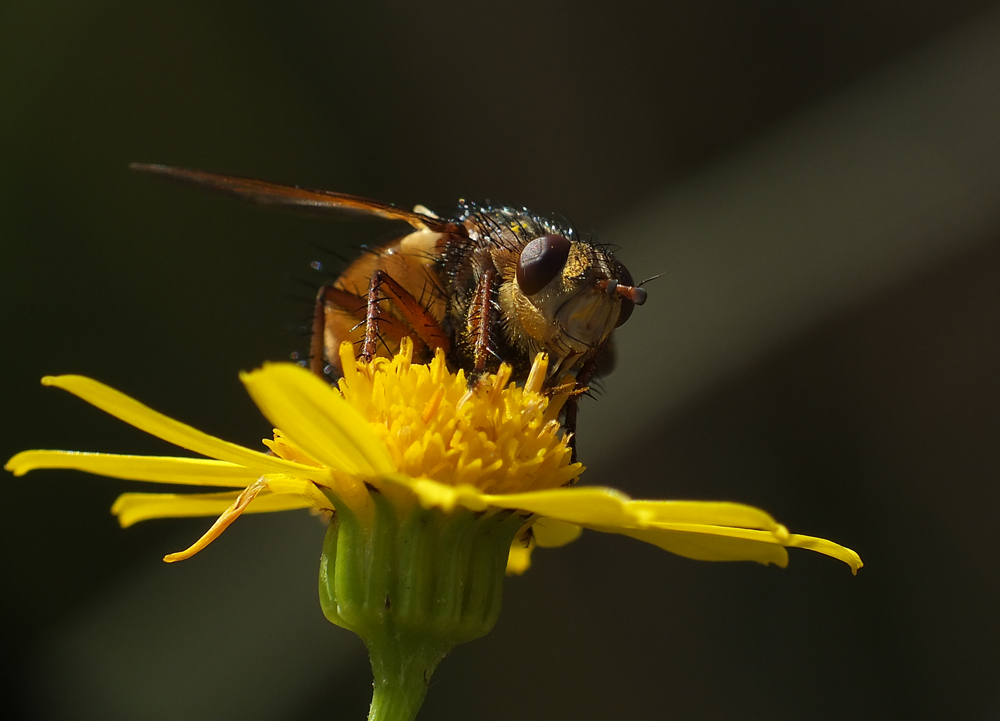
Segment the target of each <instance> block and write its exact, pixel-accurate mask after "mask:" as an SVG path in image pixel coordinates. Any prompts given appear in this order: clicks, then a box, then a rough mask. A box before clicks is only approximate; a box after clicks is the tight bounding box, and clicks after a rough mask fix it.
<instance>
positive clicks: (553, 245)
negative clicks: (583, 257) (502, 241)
mask: <svg viewBox="0 0 1000 721" xmlns="http://www.w3.org/2000/svg"><path fill="white" fill-rule="evenodd" d="M570 245H571V244H570V242H569V239H568V238H564V237H563V236H561V235H543V236H542V237H541V238H535V239H534V240H533V241H531V242H530V243H528V244H527V245H526V246H524V250H522V251H521V257H520V258H518V261H517V285H518V287H519V288H520V289H521V292H522V293H524V294H525V295H534V294H535V293H537V292H538V291H540V290H541V289H542V288H544V287H545V286H547V285H548V284H549V283H551V282H552V279H553V278H555V277H556V276H557V275H559V274H560V273H561V272H562V269H563V266H564V265H566V259H567V258H568V257H569V249H570Z"/></svg>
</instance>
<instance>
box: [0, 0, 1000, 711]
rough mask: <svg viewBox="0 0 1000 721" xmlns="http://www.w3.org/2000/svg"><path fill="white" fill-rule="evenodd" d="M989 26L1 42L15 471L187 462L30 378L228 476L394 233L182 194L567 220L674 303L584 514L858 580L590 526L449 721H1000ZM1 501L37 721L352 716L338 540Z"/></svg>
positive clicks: (41, 33)
mask: <svg viewBox="0 0 1000 721" xmlns="http://www.w3.org/2000/svg"><path fill="white" fill-rule="evenodd" d="M998 48H1000V15H997V9H996V3H990V2H983V1H979V0H956V1H955V2H950V3H940V2H930V1H926V0H924V1H919V2H914V1H912V0H911V1H909V2H902V1H901V0H892V1H885V2H877V3H871V2H860V1H853V0H851V1H847V2H838V3H799V2H794V1H792V0H784V1H770V2H756V3H740V2H731V1H730V2H666V3H660V4H654V3H639V2H630V1H628V0H625V1H620V2H615V3H600V2H573V3H569V2H565V3H546V4H540V3H528V2H495V3H489V4H485V3H482V4H476V3H458V2H436V3H425V4H421V5H420V6H419V7H418V6H417V4H405V3H386V2H370V3H350V4H348V3H321V2H310V1H307V2H300V3H294V4H279V3H261V2H246V1H244V2H240V3H235V2H228V1H227V2H211V3H196V2H170V3H166V2H158V1H156V0H154V1H152V2H145V3H141V4H136V3H126V2H120V1H112V0H105V1H102V0H93V1H92V2H87V3H73V2H68V1H67V0H34V1H33V2H24V1H22V0H13V1H9V2H6V3H3V4H2V5H0V98H2V100H0V241H2V243H3V250H4V252H3V258H4V260H3V264H2V273H3V275H2V282H0V294H2V295H0V298H2V301H0V302H2V308H3V312H2V313H0V324H2V325H0V337H2V338H3V344H4V345H3V350H4V352H3V354H2V363H3V376H2V377H3V384H2V386H0V388H2V391H0V393H2V397H0V408H2V409H3V411H4V423H5V425H4V428H3V435H2V441H0V455H2V456H3V457H4V458H7V457H9V456H11V455H13V454H14V453H15V452H17V451H19V450H22V449H26V448H68V449H79V450H102V451H116V452H134V453H169V452H171V451H170V449H169V448H168V447H167V446H166V445H165V444H163V443H160V442H158V441H156V440H155V439H151V438H148V437H145V436H143V434H141V433H140V432H138V431H135V430H133V429H130V428H128V427H126V426H124V425H123V424H121V423H119V422H117V421H115V420H113V419H110V418H108V417H106V416H105V415H103V414H102V413H100V412H99V411H97V410H95V409H92V408H90V407H89V406H87V405H86V404H84V403H82V402H80V401H78V400H76V399H74V398H72V397H71V396H69V395H68V394H65V393H61V392H60V391H57V390H50V389H43V388H42V387H41V386H40V385H39V384H38V380H39V378H40V377H41V376H42V375H45V374H53V373H80V374H85V375H89V376H92V377H95V378H97V379H99V380H102V381H104V382H106V383H109V384H111V385H112V386H114V387H116V388H119V389H121V390H123V391H125V392H126V393H129V394H130V395H133V396H134V397H136V398H138V399H140V400H142V401H144V402H146V403H148V404H150V405H152V406H153V407H155V408H156V409H158V410H161V411H163V412H166V413H168V414H170V415H172V416H174V417H176V418H179V419H181V420H184V421H186V422H188V423H191V424H192V425H195V426H196V427H198V428H201V429H204V430H206V431H208V432H211V433H214V434H217V435H220V436H222V437H224V438H226V439H228V440H232V441H237V442H240V443H243V444H246V445H251V446H253V445H254V444H256V443H257V441H258V439H260V438H262V437H264V436H265V435H267V433H268V431H269V428H268V425H267V423H266V421H264V420H263V418H262V417H260V416H259V414H258V413H257V412H256V410H255V408H254V407H253V405H252V403H251V402H250V401H249V400H248V398H247V397H246V396H245V394H244V392H243V390H242V388H241V386H240V384H239V381H238V379H237V371H239V370H241V369H248V368H252V367H255V366H257V365H259V364H260V363H261V362H262V361H264V360H273V359H279V360H280V359H287V358H289V356H290V354H291V353H293V352H295V351H303V350H305V349H306V347H307V343H308V340H307V338H306V337H305V336H303V335H302V334H301V329H302V326H303V324H304V323H305V321H306V320H307V319H308V317H309V314H310V305H309V304H310V296H311V295H312V292H313V291H312V290H311V289H310V284H312V285H316V284H318V283H319V282H322V276H321V275H320V274H317V273H315V272H313V271H311V270H310V267H309V264H310V262H311V261H314V260H319V261H322V262H325V263H329V262H331V261H333V256H332V255H330V254H329V253H326V251H325V250H324V249H329V250H333V251H335V252H337V253H342V254H348V255H350V254H352V253H354V252H356V251H355V249H356V248H357V246H358V245H359V244H361V243H365V242H371V241H373V240H376V241H377V240H380V239H385V238H387V237H391V233H392V227H391V226H388V227H387V226H386V225H385V224H382V223H378V222H375V223H372V222H361V221H345V222H330V221H323V220H317V219H314V218H305V217H300V216H295V215H285V214H280V213H274V212H264V211H260V210H257V209H254V208H251V207H248V206H243V205H241V204H239V203H235V202H232V201H228V200H225V199H220V198H217V197H212V196H202V195H200V194H198V193H195V192H191V191H188V190H184V189H180V188H176V187H173V186H169V185H166V184H161V183H157V182H155V181H153V180H151V179H149V178H146V177H140V176H137V175H135V174H132V173H129V172H128V171H127V169H126V168H127V165H128V163H129V162H133V161H141V162H158V163H168V164H172V165H179V166H185V167H195V168H200V169H205V170H215V171H219V172H227V173H232V174H240V175H249V176H253V177H261V178H265V179H269V180H276V181H281V182H289V183H297V184H301V185H304V186H307V187H319V188H328V189H331V190H338V191H343V192H349V193H355V194H359V195H365V196H370V197H375V198H380V199H385V200H389V201H393V202H396V203H399V204H400V205H404V206H407V205H412V204H414V203H418V202H419V203H424V204H427V205H430V206H431V207H436V208H441V209H447V208H448V207H449V205H450V204H452V203H454V202H455V201H456V200H457V199H458V198H460V197H469V198H478V199H483V198H492V199H494V200H504V201H511V202H516V203H519V204H521V203H523V204H525V205H528V206H529V207H532V208H535V209H538V210H543V211H556V212H559V213H562V214H564V215H566V216H568V217H569V218H571V219H573V220H574V221H575V222H576V224H577V225H578V226H579V227H581V228H584V229H593V230H594V231H595V233H596V234H597V237H598V238H599V239H601V240H606V241H610V242H615V243H617V244H619V245H621V246H622V248H623V249H622V251H621V257H622V259H623V260H624V261H625V262H626V264H628V265H630V267H631V269H632V271H633V273H634V274H635V275H636V276H647V275H651V274H653V273H657V272H664V273H665V274H666V275H665V277H664V278H662V279H661V280H658V281H656V282H655V283H653V284H651V285H650V286H649V292H650V301H649V303H648V304H647V305H646V306H645V307H643V308H641V309H639V310H638V311H637V312H636V314H635V315H634V316H633V319H632V320H631V321H630V322H629V324H628V325H626V326H625V327H624V328H623V329H622V332H621V334H620V335H621V340H622V355H621V358H620V361H619V370H618V373H617V375H615V376H613V377H612V378H610V379H608V381H607V383H606V384H605V386H606V388H605V393H604V395H603V396H602V397H601V398H600V399H599V400H598V401H596V402H587V403H586V404H585V405H584V408H583V411H582V415H583V419H584V425H583V426H582V427H581V450H582V455H583V460H584V462H586V463H587V464H588V466H590V470H589V471H588V473H587V475H586V476H585V480H588V481H589V482H591V483H601V484H608V485H614V486H617V487H620V488H622V489H623V490H625V491H626V492H628V493H630V494H632V495H635V496H645V497H661V498H703V499H731V500H738V501H743V502H747V503H752V504H755V505H759V506H761V507H763V508H765V509H767V510H769V511H770V512H772V513H773V514H774V515H775V516H776V517H777V518H778V519H779V520H781V521H782V522H784V523H786V524H787V525H788V526H789V527H790V528H791V529H792V530H793V531H795V532H801V533H807V534H812V535H820V536H825V537H828V538H831V539H833V540H836V541H839V542H842V543H844V544H846V545H849V546H851V547H853V548H855V549H856V550H858V551H859V552H860V553H861V555H862V557H863V558H864V560H865V562H866V567H865V568H864V569H863V570H862V571H861V573H860V574H859V576H858V577H857V578H852V577H851V576H850V574H849V572H848V571H847V569H846V568H845V567H843V566H842V565H840V564H837V563H835V562H833V561H830V560H829V559H826V558H823V557H820V556H815V555H812V554H808V553H806V552H804V551H803V552H792V553H791V556H792V562H791V565H790V567H789V568H788V569H786V570H779V569H775V568H762V567H759V566H756V565H752V564H724V565H723V564H705V563H695V562H691V561H687V560H684V559H679V558H675V557H671V556H669V555H667V554H665V553H663V552H660V551H658V550H657V549H655V548H652V547H647V546H643V545H641V544H638V543H636V542H634V541H630V540H629V539H625V538H622V537H605V536H599V535H598V534H593V533H587V534H585V535H584V537H583V538H582V539H581V540H580V541H578V542H577V543H575V544H573V545H572V546H569V547H567V548H565V549H561V550H557V551H548V552H539V553H538V554H536V565H535V567H534V568H533V569H532V570H531V571H530V572H529V573H528V574H527V575H525V576H524V577H522V578H515V579H511V580H510V581H509V582H508V586H507V592H506V597H505V608H504V612H503V613H502V615H501V618H500V622H499V623H498V626H497V628H496V630H495V631H494V633H493V634H491V635H490V636H488V637H487V638H485V639H483V640H481V641H477V642H475V643H473V644H469V645H467V646H465V647H460V648H459V649H457V650H456V651H455V653H454V654H453V656H452V657H451V658H449V659H447V660H446V661H445V662H444V663H443V664H442V666H441V667H440V668H439V670H438V672H437V674H436V675H435V677H434V681H433V683H432V687H431V691H430V694H429V696H428V700H427V704H426V706H425V708H424V710H423V712H422V715H421V718H426V719H451V718H477V719H510V718H519V719H525V720H528V719H552V718H575V719H608V718H670V719H674V718H678V719H680V718H683V719H744V718H745V719H752V718H763V717H765V716H767V717H779V716H787V717H791V716H793V715H794V716H798V717H802V718H808V719H848V718H849V719H887V718H901V719H902V718H906V719H938V718H944V717H948V718H969V719H992V718H1000V620H998V617H997V608H998V602H1000V572H998V568H1000V530H998V523H997V520H996V509H997V508H998V507H1000V490H998V485H1000V484H998V481H1000V452H998V447H1000V442H998V441H1000V434H998V431H1000V412H998V409H1000V335H998V330H1000V292H998V288H1000V242H998V240H1000V52H998ZM2 480H3V484H4V486H3V487H4V491H5V493H4V497H5V501H4V504H3V511H2V512H3V522H2V529H3V534H4V535H3V541H2V542H3V549H4V571H5V573H4V575H5V583H4V592H3V601H4V605H3V611H2V618H3V626H2V633H3V637H2V643H3V648H4V650H5V656H6V658H7V659H8V662H7V663H8V668H7V670H6V672H5V673H4V674H2V675H0V678H2V683H3V693H4V695H5V698H4V707H5V709H6V710H7V711H8V716H12V717H17V718H24V719H135V718H149V719H176V718H187V719H229V718H234V719H235V718H239V719H244V720H245V719H272V718H282V719H298V718H302V719H306V718H310V719H311V718H337V719H360V718H363V717H364V715H365V713H366V711H367V704H368V701H369V698H370V690H371V686H370V682H371V680H370V671H369V669H368V667H367V660H366V658H365V655H364V650H363V647H362V645H361V643H360V642H359V641H358V640H357V639H356V638H354V637H352V636H350V635H349V634H347V633H344V632H341V631H340V629H337V628H334V627H332V626H330V625H329V624H327V623H326V622H325V621H324V620H323V619H322V615H321V613H320V609H319V604H318V602H317V597H316V589H315V586H316V568H317V560H318V553H319V543H320V540H321V537H322V528H321V526H320V525H319V523H318V522H317V521H315V520H314V519H311V518H310V517H309V516H308V515H307V514H305V513H304V512H303V513H289V514H279V515H272V516H256V517H249V518H245V519H243V520H241V521H240V522H239V523H238V524H236V525H235V526H234V527H232V528H231V529H230V530H229V531H228V532H227V533H226V534H225V535H224V536H223V537H222V539H220V540H219V541H218V542H217V543H215V544H214V545H213V546H212V547H211V548H210V549H208V550H207V551H206V552H204V553H202V554H201V555H199V556H198V557H196V558H195V559H192V560H191V561H188V562H185V563H183V564H177V565H173V566H167V565H165V564H162V563H161V562H160V558H161V557H162V555H163V554H164V553H167V552H170V551H174V550H178V549H179V548H182V547H185V546H186V545H187V544H188V543H189V542H190V541H191V540H193V539H194V538H196V537H197V536H198V535H200V533H201V532H202V531H203V530H204V528H205V526H206V524H207V521H205V520H199V519H194V520H181V521H156V522H149V523H146V524H140V525H139V526H137V527H135V528H131V529H128V530H127V531H122V530H120V529H119V528H118V527H117V525H116V523H115V521H114V519H113V518H112V517H111V516H110V514H109V513H108V509H109V507H110V505H111V503H112V501H113V500H114V498H115V497H116V496H117V494H118V493H120V492H122V491H123V490H126V489H134V488H136V487H138V486H139V485H140V484H127V483H123V482H117V481H113V480H109V479H100V478H94V477H88V476H84V475H82V474H76V473H71V472H61V473H60V472H36V473H33V474H30V475H28V476H26V477H24V478H21V479H14V478H13V477H7V478H5V479H2Z"/></svg>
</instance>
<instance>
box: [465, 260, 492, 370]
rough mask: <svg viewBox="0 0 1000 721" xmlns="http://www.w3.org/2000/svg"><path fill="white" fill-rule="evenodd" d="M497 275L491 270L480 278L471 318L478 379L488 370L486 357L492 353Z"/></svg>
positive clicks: (470, 329) (470, 325) (470, 332)
mask: <svg viewBox="0 0 1000 721" xmlns="http://www.w3.org/2000/svg"><path fill="white" fill-rule="evenodd" d="M496 274H497V272H496V270H494V269H493V268H490V269H488V270H486V271H485V272H484V273H483V274H482V276H480V278H479V283H477V284H476V296H475V299H474V300H473V303H472V306H473V307H472V312H471V313H470V317H469V335H470V336H471V340H472V348H473V356H472V357H473V361H474V364H475V365H474V366H473V369H474V370H475V375H476V376H477V377H478V376H480V375H482V373H483V371H485V370H486V357H487V356H488V355H489V352H490V315H491V314H490V310H491V309H492V304H493V282H494V280H495V279H496Z"/></svg>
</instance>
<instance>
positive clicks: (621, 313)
mask: <svg viewBox="0 0 1000 721" xmlns="http://www.w3.org/2000/svg"><path fill="white" fill-rule="evenodd" d="M615 271H616V272H617V273H618V282H619V283H621V284H622V285H635V281H634V280H632V274H631V273H629V272H628V268H626V267H625V266H624V265H622V264H621V263H619V262H617V261H615ZM634 310H635V303H633V302H632V301H631V300H629V299H628V298H622V304H621V307H620V308H619V309H618V320H617V321H615V328H617V327H618V326H620V325H625V321H627V320H628V319H629V318H630V317H631V316H632V311H634Z"/></svg>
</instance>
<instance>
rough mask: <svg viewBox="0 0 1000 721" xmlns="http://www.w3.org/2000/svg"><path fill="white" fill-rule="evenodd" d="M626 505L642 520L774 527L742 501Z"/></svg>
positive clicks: (771, 520)
mask: <svg viewBox="0 0 1000 721" xmlns="http://www.w3.org/2000/svg"><path fill="white" fill-rule="evenodd" d="M629 508H630V509H631V510H633V511H636V512H639V513H641V514H643V515H644V516H645V519H644V520H645V522H646V523H650V524H659V523H707V524H710V525H715V526H734V527H737V528H758V529H760V530H763V531H774V530H777V529H778V527H779V524H778V522H777V521H775V520H774V519H773V518H772V517H771V515H770V514H768V513H766V512H764V511H762V510H760V509H759V508H754V507H753V506H747V505H744V504H742V503H728V502H720V501H632V502H631V503H629Z"/></svg>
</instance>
